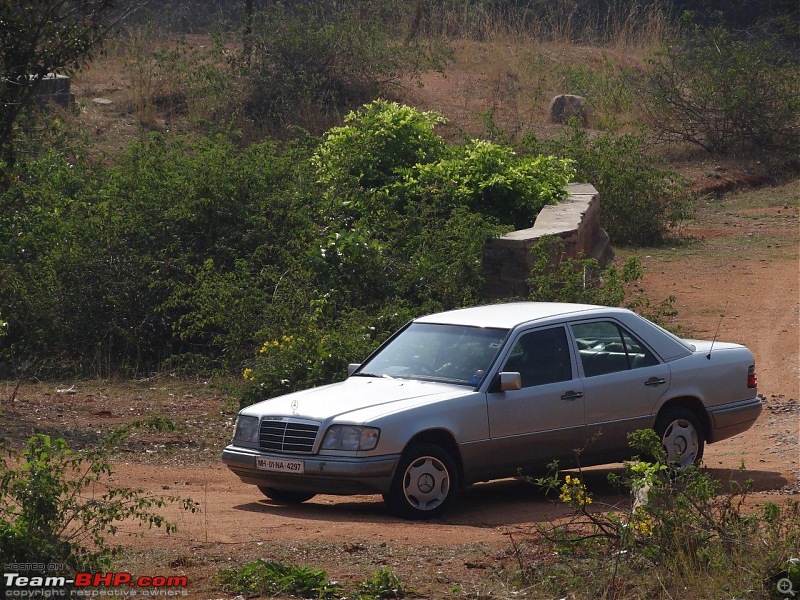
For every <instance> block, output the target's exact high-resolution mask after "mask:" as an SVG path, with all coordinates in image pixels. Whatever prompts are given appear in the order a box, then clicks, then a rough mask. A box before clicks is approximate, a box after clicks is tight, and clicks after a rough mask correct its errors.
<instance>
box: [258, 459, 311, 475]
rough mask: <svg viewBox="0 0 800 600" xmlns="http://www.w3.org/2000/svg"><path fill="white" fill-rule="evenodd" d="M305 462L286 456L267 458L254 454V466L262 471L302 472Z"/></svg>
mask: <svg viewBox="0 0 800 600" xmlns="http://www.w3.org/2000/svg"><path fill="white" fill-rule="evenodd" d="M305 467H306V465H305V463H304V462H303V461H302V460H292V459H287V458H267V457H266V456H256V468H257V469H261V470H262V471H277V472H279V473H304V472H305Z"/></svg>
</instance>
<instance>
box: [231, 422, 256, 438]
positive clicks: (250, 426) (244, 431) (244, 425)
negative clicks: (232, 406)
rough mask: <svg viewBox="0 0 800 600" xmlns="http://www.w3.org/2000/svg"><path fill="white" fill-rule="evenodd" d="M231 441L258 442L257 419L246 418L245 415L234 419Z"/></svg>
mask: <svg viewBox="0 0 800 600" xmlns="http://www.w3.org/2000/svg"><path fill="white" fill-rule="evenodd" d="M233 440H234V441H237V442H250V443H256V442H258V417H247V416H245V415H239V416H238V417H236V427H235V428H234V431H233Z"/></svg>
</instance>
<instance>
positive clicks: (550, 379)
mask: <svg viewBox="0 0 800 600" xmlns="http://www.w3.org/2000/svg"><path fill="white" fill-rule="evenodd" d="M511 344H512V346H511V351H510V353H509V355H508V356H507V357H506V358H505V361H504V364H503V366H502V367H501V369H500V371H501V372H508V371H511V372H519V373H520V375H521V379H522V389H519V390H510V391H505V392H500V391H494V392H489V394H488V398H487V400H488V411H489V431H490V435H491V444H492V456H493V463H494V465H495V470H496V471H497V472H498V473H500V474H502V473H505V474H509V475H514V474H516V473H517V472H518V471H519V469H525V468H537V467H541V466H545V465H547V464H549V463H550V462H552V461H553V460H554V459H558V460H559V461H562V462H563V461H567V462H569V461H570V459H572V458H574V450H575V448H580V447H581V445H582V444H583V443H584V439H585V436H584V398H583V389H582V383H581V380H580V378H578V377H577V376H576V373H577V371H576V368H575V367H576V365H575V363H574V361H573V359H572V355H571V353H570V349H569V338H568V335H567V331H566V328H565V327H564V326H562V325H559V326H556V327H547V328H540V329H535V330H528V331H525V332H522V333H520V334H518V336H517V338H516V339H515V340H513V341H512V342H511Z"/></svg>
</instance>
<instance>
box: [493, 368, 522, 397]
mask: <svg viewBox="0 0 800 600" xmlns="http://www.w3.org/2000/svg"><path fill="white" fill-rule="evenodd" d="M497 381H498V386H497V387H498V388H499V390H500V391H501V392H510V391H513V390H521V389H522V375H520V374H519V373H518V372H517V371H502V372H500V373H498V374H497Z"/></svg>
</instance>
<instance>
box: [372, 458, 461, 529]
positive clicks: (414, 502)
mask: <svg viewBox="0 0 800 600" xmlns="http://www.w3.org/2000/svg"><path fill="white" fill-rule="evenodd" d="M457 491H458V470H457V469H456V465H455V462H453V459H452V458H451V457H450V455H449V454H448V453H447V452H446V451H445V450H444V449H442V448H441V447H439V446H437V445H435V444H429V443H418V444H414V445H412V446H410V447H409V448H408V449H407V450H406V451H405V452H404V453H403V456H402V458H401V459H400V463H399V464H398V465H397V472H396V473H395V477H394V481H393V482H392V488H391V490H390V491H389V493H388V494H387V495H386V496H384V499H385V500H386V502H387V503H388V504H389V506H390V507H391V508H392V510H393V511H394V512H395V513H397V514H398V515H400V516H401V517H404V518H407V519H431V518H433V517H437V516H439V515H440V514H442V512H444V510H445V509H446V508H447V506H449V505H450V503H451V502H452V501H453V498H454V497H455V495H456V492H457Z"/></svg>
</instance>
